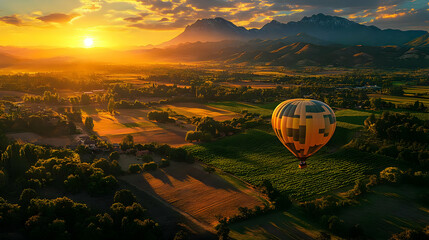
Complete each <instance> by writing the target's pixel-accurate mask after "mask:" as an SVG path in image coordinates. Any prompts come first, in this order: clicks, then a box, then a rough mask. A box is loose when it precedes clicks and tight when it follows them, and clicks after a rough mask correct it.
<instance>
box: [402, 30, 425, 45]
mask: <svg viewBox="0 0 429 240" xmlns="http://www.w3.org/2000/svg"><path fill="white" fill-rule="evenodd" d="M405 45H407V46H410V47H429V33H426V34H425V35H423V36H420V37H418V38H416V39H414V40H412V41H409V42H408V43H407V44H405Z"/></svg>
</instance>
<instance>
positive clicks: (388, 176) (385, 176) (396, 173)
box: [380, 167, 403, 183]
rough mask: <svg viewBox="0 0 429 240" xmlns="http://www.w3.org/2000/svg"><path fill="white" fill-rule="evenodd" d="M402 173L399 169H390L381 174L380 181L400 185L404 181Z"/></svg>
mask: <svg viewBox="0 0 429 240" xmlns="http://www.w3.org/2000/svg"><path fill="white" fill-rule="evenodd" d="M402 175H403V173H402V171H401V170H400V169H399V168H397V167H388V168H386V169H384V170H383V171H381V172H380V179H381V180H382V181H386V182H391V183H398V182H400V181H401V179H402Z"/></svg>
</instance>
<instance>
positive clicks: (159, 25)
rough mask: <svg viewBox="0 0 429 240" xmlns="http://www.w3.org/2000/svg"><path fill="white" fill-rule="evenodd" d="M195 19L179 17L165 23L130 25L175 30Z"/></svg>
mask: <svg viewBox="0 0 429 240" xmlns="http://www.w3.org/2000/svg"><path fill="white" fill-rule="evenodd" d="M192 22H193V20H190V19H177V20H176V21H174V22H170V23H165V22H161V21H159V22H149V23H136V24H131V25H129V26H130V27H135V28H140V29H145V30H173V29H177V28H181V27H184V26H186V25H187V24H189V23H192Z"/></svg>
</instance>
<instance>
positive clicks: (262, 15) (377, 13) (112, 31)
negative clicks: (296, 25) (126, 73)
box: [0, 0, 429, 48]
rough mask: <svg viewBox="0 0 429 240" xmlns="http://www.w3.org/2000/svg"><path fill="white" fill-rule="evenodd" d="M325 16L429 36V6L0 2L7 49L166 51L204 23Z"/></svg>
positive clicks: (396, 0)
mask: <svg viewBox="0 0 429 240" xmlns="http://www.w3.org/2000/svg"><path fill="white" fill-rule="evenodd" d="M320 12H321V13H325V14H330V15H337V16H342V17H346V18H349V19H351V20H353V21H357V22H360V23H364V24H368V25H376V26H378V27H380V28H397V29H402V30H406V29H421V30H426V31H428V30H429V2H428V1H424V0H414V1H403V0H384V1H380V0H360V1H356V0H326V1H324V0H323V1H322V0H263V1H258V0H245V1H236V0H173V1H162V0H13V1H12V0H0V45H3V46H8V45H9V46H32V47H41V46H50V47H85V43H88V41H89V40H88V39H91V41H93V46H96V47H112V48H115V47H120V48H126V47H134V46H143V45H147V44H159V43H162V42H165V41H167V40H170V39H171V38H173V37H174V36H176V35H177V34H179V33H180V32H182V31H183V29H184V27H186V25H188V24H191V23H193V22H194V21H195V20H196V19H199V18H211V17H224V18H225V19H227V20H230V21H232V22H233V23H235V24H236V25H241V26H244V27H247V28H253V27H257V28H259V27H261V26H263V25H264V24H265V23H267V22H269V21H271V20H273V19H275V20H278V21H280V22H288V21H297V20H300V19H301V18H302V17H303V16H311V15H312V14H315V13H320Z"/></svg>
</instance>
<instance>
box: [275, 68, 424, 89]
mask: <svg viewBox="0 0 429 240" xmlns="http://www.w3.org/2000/svg"><path fill="white" fill-rule="evenodd" d="M270 81H272V82H276V83H287V84H294V85H313V84H322V85H325V86H334V85H336V86H339V85H341V86H366V85H378V86H380V87H383V88H386V89H387V88H390V87H392V85H393V82H395V81H396V82H406V83H408V84H411V85H429V77H428V75H427V72H426V71H425V70H421V71H412V72H408V73H402V72H401V73H392V72H387V71H386V72H383V71H374V70H355V71H353V72H349V73H341V74H337V75H325V76H324V75H318V76H311V75H285V76H281V77H276V78H273V79H270Z"/></svg>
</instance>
